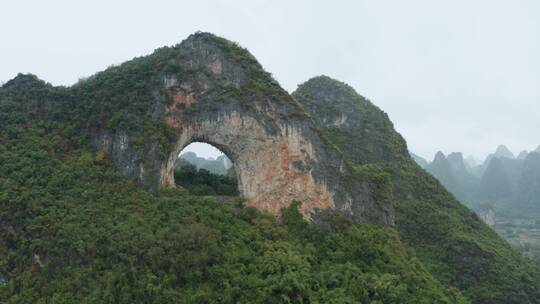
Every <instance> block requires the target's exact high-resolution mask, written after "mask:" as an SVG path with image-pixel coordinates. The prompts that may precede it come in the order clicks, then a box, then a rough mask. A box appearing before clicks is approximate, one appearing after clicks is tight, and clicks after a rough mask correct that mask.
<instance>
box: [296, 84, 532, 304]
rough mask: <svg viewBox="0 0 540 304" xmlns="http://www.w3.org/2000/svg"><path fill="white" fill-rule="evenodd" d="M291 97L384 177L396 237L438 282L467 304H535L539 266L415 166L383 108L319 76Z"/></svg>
mask: <svg viewBox="0 0 540 304" xmlns="http://www.w3.org/2000/svg"><path fill="white" fill-rule="evenodd" d="M293 96H294V97H295V98H296V99H297V100H298V101H299V102H300V103H301V104H302V105H303V106H304V108H305V109H306V111H308V112H309V113H311V115H312V116H313V117H314V118H315V119H316V123H317V125H318V126H319V127H320V129H321V131H322V132H323V133H324V134H326V135H327V137H328V138H331V139H332V140H333V142H334V143H335V144H336V145H337V146H338V148H339V149H340V150H341V151H342V152H343V153H344V154H345V155H347V157H349V158H350V159H351V160H352V161H353V162H354V163H355V164H357V165H365V164H371V163H375V164H377V165H378V166H380V167H382V168H383V169H384V170H385V171H386V172H388V173H389V174H390V176H391V181H392V185H393V200H394V205H395V208H396V228H397V230H398V231H399V235H400V238H401V240H402V241H404V242H405V243H406V244H407V246H408V247H409V248H410V249H411V250H412V251H414V253H415V254H416V256H417V257H418V258H419V259H420V261H421V262H422V263H423V264H424V265H425V267H426V268H427V269H428V270H429V271H430V272H431V273H432V274H433V275H434V276H435V277H436V278H437V279H438V280H440V281H441V282H443V283H444V284H446V285H448V286H453V287H456V288H458V289H459V290H461V291H462V292H463V294H464V295H465V296H466V297H468V298H469V299H471V300H472V301H473V302H474V303H516V304H518V303H539V302H540V271H539V269H538V268H537V267H534V266H533V265H532V264H531V263H530V262H529V261H528V260H527V259H526V258H525V257H523V256H522V255H520V254H519V253H518V252H517V250H515V249H514V248H512V247H511V246H510V245H509V244H508V243H507V242H505V241H504V240H503V239H501V238H500V237H499V236H498V235H497V234H496V233H495V232H494V231H493V230H492V229H490V228H489V227H488V226H487V225H485V224H483V223H482V222H481V221H480V220H479V218H478V217H477V216H476V214H475V213H474V212H473V211H471V210H469V209H467V208H466V207H464V206H463V205H461V204H460V203H459V202H458V201H457V200H456V199H455V198H454V197H453V196H452V195H451V194H450V193H449V192H448V191H446V189H445V188H444V187H443V186H442V185H441V184H440V183H439V182H438V181H437V180H436V179H435V178H434V177H433V176H431V175H430V174H429V173H427V172H426V171H424V170H423V169H421V168H420V167H419V166H418V165H417V164H416V163H414V161H413V160H412V159H411V157H410V156H409V152H408V151H407V146H406V142H405V140H403V138H402V137H401V136H400V135H399V133H397V132H396V131H395V130H394V128H393V125H392V123H391V121H390V120H389V119H388V116H387V115H386V113H384V112H383V111H381V110H380V109H379V108H377V107H376V106H375V105H373V104H372V103H371V102H370V101H369V100H367V99H365V98H363V97H362V96H360V95H359V94H357V93H356V92H355V91H354V89H353V88H351V87H350V86H348V85H346V84H344V83H341V82H339V81H336V80H333V79H331V78H329V77H325V76H321V77H316V78H313V79H311V80H309V81H308V82H306V83H304V84H302V85H300V86H299V87H298V89H297V90H296V91H295V92H294V93H293ZM342 115H344V116H345V119H343V116H342Z"/></svg>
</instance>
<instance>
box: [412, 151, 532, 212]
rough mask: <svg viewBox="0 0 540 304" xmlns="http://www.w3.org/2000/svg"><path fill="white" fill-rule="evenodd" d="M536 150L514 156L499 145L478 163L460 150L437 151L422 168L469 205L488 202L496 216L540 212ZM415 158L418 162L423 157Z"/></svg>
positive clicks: (481, 204) (476, 205)
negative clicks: (447, 152) (465, 157)
mask: <svg viewBox="0 0 540 304" xmlns="http://www.w3.org/2000/svg"><path fill="white" fill-rule="evenodd" d="M539 149H540V146H539V147H538V148H537V150H539ZM535 151H536V150H534V151H533V152H531V153H529V152H527V151H522V152H520V153H519V155H518V157H517V158H515V157H514V154H513V153H512V152H511V151H510V150H509V149H508V148H507V147H506V146H504V145H500V146H498V147H497V149H496V151H495V152H494V153H491V154H489V155H488V156H487V157H486V159H485V160H484V161H483V162H481V163H480V164H479V165H475V164H476V163H478V162H477V161H476V160H475V159H474V158H473V157H471V156H469V157H468V158H467V159H464V158H463V154H462V153H460V152H453V153H450V154H449V155H448V156H445V155H444V154H443V153H442V152H440V151H439V152H437V154H436V155H435V157H434V159H433V161H432V162H431V163H429V164H428V165H427V166H424V168H425V169H426V170H427V171H428V172H430V173H431V174H432V175H433V176H435V177H436V178H437V179H438V180H439V181H440V182H441V183H442V184H443V185H444V186H445V187H446V188H447V189H448V190H449V191H450V192H452V194H454V196H456V198H458V199H459V200H460V201H462V202H463V203H465V204H466V205H468V206H469V207H470V208H473V209H476V210H480V209H481V208H480V206H484V205H486V204H488V205H490V206H493V208H494V209H495V211H496V212H497V215H498V216H502V217H531V216H535V215H537V214H540V150H539V152H535ZM411 155H414V154H412V153H411ZM414 159H415V160H416V161H417V163H419V164H420V162H421V159H422V158H421V157H420V156H417V157H414Z"/></svg>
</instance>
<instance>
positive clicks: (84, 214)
mask: <svg viewBox="0 0 540 304" xmlns="http://www.w3.org/2000/svg"><path fill="white" fill-rule="evenodd" d="M0 104H1V105H2V106H3V108H2V109H3V110H5V111H3V112H0V115H1V118H2V119H3V121H4V122H5V123H4V124H2V125H0V142H1V143H2V145H0V164H1V165H0V166H1V171H0V172H1V175H0V257H1V258H0V302H2V303H172V302H176V303H396V302H399V303H461V302H463V303H464V302H465V301H464V300H463V299H462V298H461V297H460V295H459V293H458V292H456V291H454V290H447V289H446V288H444V287H443V286H442V285H441V284H440V283H438V281H436V280H435V279H433V277H432V276H431V275H430V274H429V273H428V272H427V271H426V270H425V269H424V268H423V266H422V265H421V264H420V263H419V262H418V261H417V260H416V259H415V258H414V257H412V256H411V255H409V254H408V253H407V250H406V249H405V248H404V247H403V245H402V244H401V243H400V241H399V239H398V237H397V235H396V234H395V232H393V231H391V230H385V229H383V228H379V227H376V226H371V225H368V224H362V223H357V224H354V225H353V224H351V223H349V222H347V221H346V220H344V219H342V218H340V217H339V216H336V218H335V219H334V220H333V222H332V223H333V224H332V225H331V230H330V231H320V230H319V229H318V228H316V226H314V225H310V224H308V223H306V222H305V221H304V220H303V219H302V217H301V215H300V213H299V212H298V210H297V209H296V208H297V206H296V205H293V206H292V207H291V208H289V209H287V210H284V214H283V219H282V221H281V222H277V221H276V220H275V219H274V218H273V217H272V216H269V215H265V214H262V213H259V212H257V211H256V210H254V209H252V208H245V207H243V206H242V203H241V201H240V200H239V201H237V202H236V203H234V204H230V203H229V204H226V203H222V202H219V201H218V200H216V199H215V198H212V197H196V196H191V195H189V193H187V192H186V191H185V190H175V191H173V190H168V191H163V192H161V193H159V194H158V195H155V194H151V193H149V192H147V191H145V190H143V189H142V188H141V187H140V186H139V185H138V184H137V183H136V182H134V181H131V180H128V179H127V178H125V177H123V176H121V175H120V174H118V173H117V172H116V171H115V170H114V169H113V167H112V166H111V165H110V163H109V161H108V160H107V158H106V157H104V155H103V154H101V153H93V152H89V151H88V150H87V149H86V148H84V147H80V148H78V149H75V150H74V149H72V148H71V147H72V145H70V144H66V143H65V141H66V138H63V137H61V136H58V135H55V134H56V130H61V129H62V127H63V126H61V125H56V124H49V123H47V122H42V121H37V120H33V121H28V120H26V117H25V116H21V115H19V113H17V112H16V111H14V109H17V105H16V104H13V103H2V102H0ZM57 128H60V129H57Z"/></svg>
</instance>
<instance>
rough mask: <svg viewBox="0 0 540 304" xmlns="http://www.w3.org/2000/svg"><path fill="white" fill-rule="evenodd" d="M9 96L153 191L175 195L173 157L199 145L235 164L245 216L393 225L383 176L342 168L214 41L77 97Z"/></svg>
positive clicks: (307, 125)
mask: <svg viewBox="0 0 540 304" xmlns="http://www.w3.org/2000/svg"><path fill="white" fill-rule="evenodd" d="M27 78H31V79H27ZM28 81H30V82H39V83H40V85H41V86H42V87H43V88H42V89H41V90H40V91H38V92H36V95H35V96H36V99H37V100H39V101H37V103H39V105H31V104H30V103H31V101H30V100H26V97H25V96H27V93H26V92H25V91H24V87H25V83H26V82H28ZM6 89H7V91H9V92H8V94H9V96H10V98H12V99H18V100H21V102H24V103H25V104H26V105H27V106H28V107H29V110H30V111H35V109H34V108H36V106H41V105H43V107H44V109H43V111H42V112H41V114H43V115H46V116H49V117H51V118H53V119H63V120H65V119H67V120H68V121H69V124H70V129H71V130H72V131H73V132H77V133H79V134H80V135H81V137H83V138H85V139H88V140H89V141H90V142H91V143H92V145H93V146H94V147H95V148H97V149H98V150H100V151H101V152H102V153H103V154H104V155H107V156H108V157H110V158H111V159H112V160H113V161H114V163H115V164H116V165H117V166H118V168H119V170H120V171H122V172H123V173H124V174H126V175H128V176H132V177H135V178H137V179H138V180H139V181H140V182H142V183H143V184H145V185H146V186H147V187H149V188H150V189H157V188H158V187H174V185H175V183H174V174H173V169H174V162H175V160H176V158H177V155H178V153H179V152H180V151H181V150H182V149H183V148H184V147H185V146H187V145H188V144H190V143H191V142H194V141H202V142H206V143H209V144H212V145H214V146H216V147H218V148H219V149H220V150H222V151H223V152H224V153H225V154H226V155H227V156H228V157H229V158H230V159H231V160H232V162H233V163H234V165H235V169H236V170H235V171H236V174H237V179H238V185H239V192H240V193H241V195H242V196H243V197H244V198H245V199H246V204H247V205H249V206H254V207H257V208H258V209H260V210H264V211H268V212H271V213H272V214H274V215H278V214H279V210H281V208H283V207H287V206H289V205H290V204H291V203H292V202H293V201H299V202H301V203H302V204H301V208H302V212H303V214H304V215H305V216H306V217H308V218H312V219H314V220H319V219H324V218H326V216H327V215H328V211H329V210H335V211H338V212H341V213H343V214H344V215H346V216H348V217H349V218H351V219H353V220H355V221H357V220H363V221H366V222H370V223H379V224H382V225H388V226H392V225H393V222H394V215H393V206H392V203H391V200H392V190H391V184H390V181H389V180H388V179H387V176H386V174H385V172H384V171H382V170H380V169H379V168H377V167H376V166H373V165H371V166H369V165H368V166H362V167H361V166H356V165H355V164H353V163H351V162H348V161H347V159H346V158H345V157H343V155H342V154H341V152H340V151H339V150H338V149H336V147H335V146H334V145H333V144H332V143H331V142H329V141H328V139H327V138H325V137H324V136H322V135H321V134H320V132H319V130H318V129H317V128H316V127H315V125H314V124H313V121H312V119H311V118H310V117H309V116H308V115H306V113H305V112H304V111H303V110H302V108H301V107H300V106H299V105H298V104H297V103H296V101H295V100H294V99H293V98H291V96H290V95H289V94H288V93H287V92H286V91H285V90H283V89H282V88H281V87H280V86H279V84H278V83H277V82H276V81H275V80H273V79H272V77H271V76H270V74H268V73H267V72H265V71H264V70H263V69H262V67H261V66H260V64H259V63H258V62H257V61H256V60H255V58H254V57H253V56H252V55H251V54H250V53H249V52H248V51H247V50H245V49H243V48H241V47H239V46H238V45H236V44H235V43H233V42H230V41H228V40H225V39H222V38H219V37H216V36H214V35H212V34H208V33H197V34H194V35H191V36H190V37H188V38H187V39H186V40H184V41H183V42H182V43H180V44H178V45H176V46H174V47H165V48H161V49H158V50H156V51H155V52H154V53H153V54H151V55H149V56H146V57H140V58H135V59H133V60H131V61H129V62H126V63H124V64H122V65H119V66H115V67H111V68H109V69H107V70H105V71H103V72H100V73H98V74H96V75H94V76H92V77H90V78H88V79H86V80H83V81H81V82H80V83H78V84H76V85H74V86H73V87H69V88H56V87H52V86H50V85H47V84H45V83H42V82H41V81H39V80H37V79H34V77H31V76H25V75H21V76H19V77H17V78H16V79H14V80H12V81H10V82H9V83H8V84H7V85H6ZM40 94H41V95H40ZM66 117H67V118H66Z"/></svg>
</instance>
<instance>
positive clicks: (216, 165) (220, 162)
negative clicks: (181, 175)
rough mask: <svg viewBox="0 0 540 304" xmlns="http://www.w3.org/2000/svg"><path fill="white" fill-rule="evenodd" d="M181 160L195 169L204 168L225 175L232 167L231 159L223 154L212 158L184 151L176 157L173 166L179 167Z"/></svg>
mask: <svg viewBox="0 0 540 304" xmlns="http://www.w3.org/2000/svg"><path fill="white" fill-rule="evenodd" d="M183 162H187V163H190V164H192V165H193V166H195V167H196V168H197V169H205V170H208V171H210V172H211V173H214V174H219V175H227V172H228V170H229V169H230V168H231V167H232V162H231V160H230V159H229V158H228V157H227V156H225V155H221V156H218V157H217V158H216V159H213V158H203V157H199V156H198V155H197V154H196V153H195V152H186V153H182V154H181V155H180V156H179V157H178V159H177V160H176V163H175V167H176V168H178V167H180V166H181V165H182V163H183Z"/></svg>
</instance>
